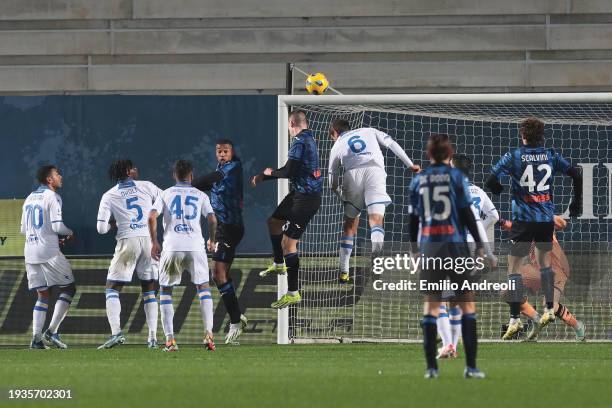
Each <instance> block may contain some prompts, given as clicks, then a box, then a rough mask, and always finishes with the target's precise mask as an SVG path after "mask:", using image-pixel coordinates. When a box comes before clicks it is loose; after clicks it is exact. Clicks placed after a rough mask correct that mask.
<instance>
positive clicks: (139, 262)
mask: <svg viewBox="0 0 612 408" xmlns="http://www.w3.org/2000/svg"><path fill="white" fill-rule="evenodd" d="M134 270H136V275H137V276H138V279H140V280H143V281H150V280H156V279H157V268H156V267H155V265H154V264H153V260H152V259H151V240H150V239H149V238H148V237H129V238H122V239H120V240H118V241H117V246H116V247H115V255H114V256H113V259H112V260H111V263H110V266H109V268H108V275H107V276H106V280H109V281H111V282H123V283H127V282H131V281H132V275H133V274H134Z"/></svg>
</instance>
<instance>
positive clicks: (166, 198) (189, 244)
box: [152, 183, 214, 252]
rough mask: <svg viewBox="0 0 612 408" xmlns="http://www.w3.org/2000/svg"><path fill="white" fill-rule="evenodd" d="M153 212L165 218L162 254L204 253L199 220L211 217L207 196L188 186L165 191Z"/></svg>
mask: <svg viewBox="0 0 612 408" xmlns="http://www.w3.org/2000/svg"><path fill="white" fill-rule="evenodd" d="M152 210H155V211H157V213H158V214H163V215H164V243H163V250H164V251H186V252H192V251H204V250H205V249H206V248H205V246H204V237H203V236H202V228H201V226H200V218H201V217H206V216H207V215H208V214H214V211H213V209H212V206H211V205H210V199H209V198H208V196H207V195H206V194H205V193H203V192H201V191H200V190H198V189H197V188H195V187H192V186H191V184H188V183H177V184H176V185H175V186H173V187H170V188H168V189H166V190H164V191H163V192H162V193H161V195H160V196H159V197H158V198H157V200H156V201H155V203H154V204H153V208H152Z"/></svg>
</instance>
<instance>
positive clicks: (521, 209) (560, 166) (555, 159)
mask: <svg viewBox="0 0 612 408" xmlns="http://www.w3.org/2000/svg"><path fill="white" fill-rule="evenodd" d="M570 168H571V165H570V163H569V162H568V161H567V160H565V159H564V158H563V157H562V156H561V155H560V154H559V153H556V152H555V151H554V150H553V149H547V148H545V147H526V146H523V147H520V148H518V149H516V150H514V151H512V152H508V153H506V154H505V155H504V156H503V157H502V158H501V159H500V160H499V162H498V163H497V164H496V165H495V166H493V174H494V175H495V176H497V177H498V178H500V177H503V176H510V178H511V180H512V220H514V221H528V222H553V216H554V212H555V205H554V203H553V197H552V188H551V184H552V180H553V177H554V176H555V173H557V172H561V173H567V172H568V171H569V169H570Z"/></svg>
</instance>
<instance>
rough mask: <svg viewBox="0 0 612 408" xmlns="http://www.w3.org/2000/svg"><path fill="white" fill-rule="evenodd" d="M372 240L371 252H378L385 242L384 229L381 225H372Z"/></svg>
mask: <svg viewBox="0 0 612 408" xmlns="http://www.w3.org/2000/svg"><path fill="white" fill-rule="evenodd" d="M370 240H371V241H372V252H380V251H382V249H383V245H384V244H385V230H384V228H383V227H382V225H374V226H373V227H372V230H371V231H370Z"/></svg>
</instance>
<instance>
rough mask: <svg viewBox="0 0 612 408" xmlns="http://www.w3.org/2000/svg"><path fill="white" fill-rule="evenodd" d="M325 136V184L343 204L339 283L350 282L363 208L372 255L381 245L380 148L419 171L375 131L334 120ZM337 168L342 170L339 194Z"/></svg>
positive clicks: (383, 176)
mask: <svg viewBox="0 0 612 408" xmlns="http://www.w3.org/2000/svg"><path fill="white" fill-rule="evenodd" d="M329 135H330V137H331V138H332V140H333V141H334V142H335V143H334V146H333V147H332V149H331V153H330V156H329V184H330V188H331V189H332V190H333V191H334V192H336V193H338V195H339V196H340V198H341V200H342V201H343V203H344V227H343V231H342V237H340V249H339V254H340V276H339V280H340V282H341V283H347V282H349V281H350V276H349V262H350V259H351V252H352V251H353V245H354V240H355V235H356V234H357V226H358V225H359V214H360V213H361V211H362V210H363V209H364V208H367V211H368V222H369V225H370V241H371V242H372V253H373V254H377V253H380V251H381V250H382V248H383V245H384V240H385V229H384V217H385V208H386V206H387V205H389V204H391V197H389V195H388V194H387V173H386V172H385V159H384V157H383V154H382V151H381V150H380V145H382V146H384V147H386V148H387V149H389V150H391V151H392V152H393V153H395V155H396V156H397V157H399V159H400V160H401V161H402V162H403V163H404V165H405V166H406V167H407V168H409V169H410V170H412V171H414V172H418V171H419V170H420V169H421V168H420V167H419V166H418V165H415V164H414V163H412V160H410V158H408V155H406V152H404V150H403V149H402V147H401V146H400V145H399V144H398V143H397V142H396V141H395V140H393V139H392V138H391V136H389V135H388V134H386V133H385V132H382V131H380V130H378V129H374V128H361V129H353V130H351V125H350V124H349V122H348V121H347V120H345V119H335V120H334V121H333V122H332V123H331V125H330V129H329ZM340 166H342V167H343V168H344V175H343V182H342V187H341V192H340V185H339V180H340Z"/></svg>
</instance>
